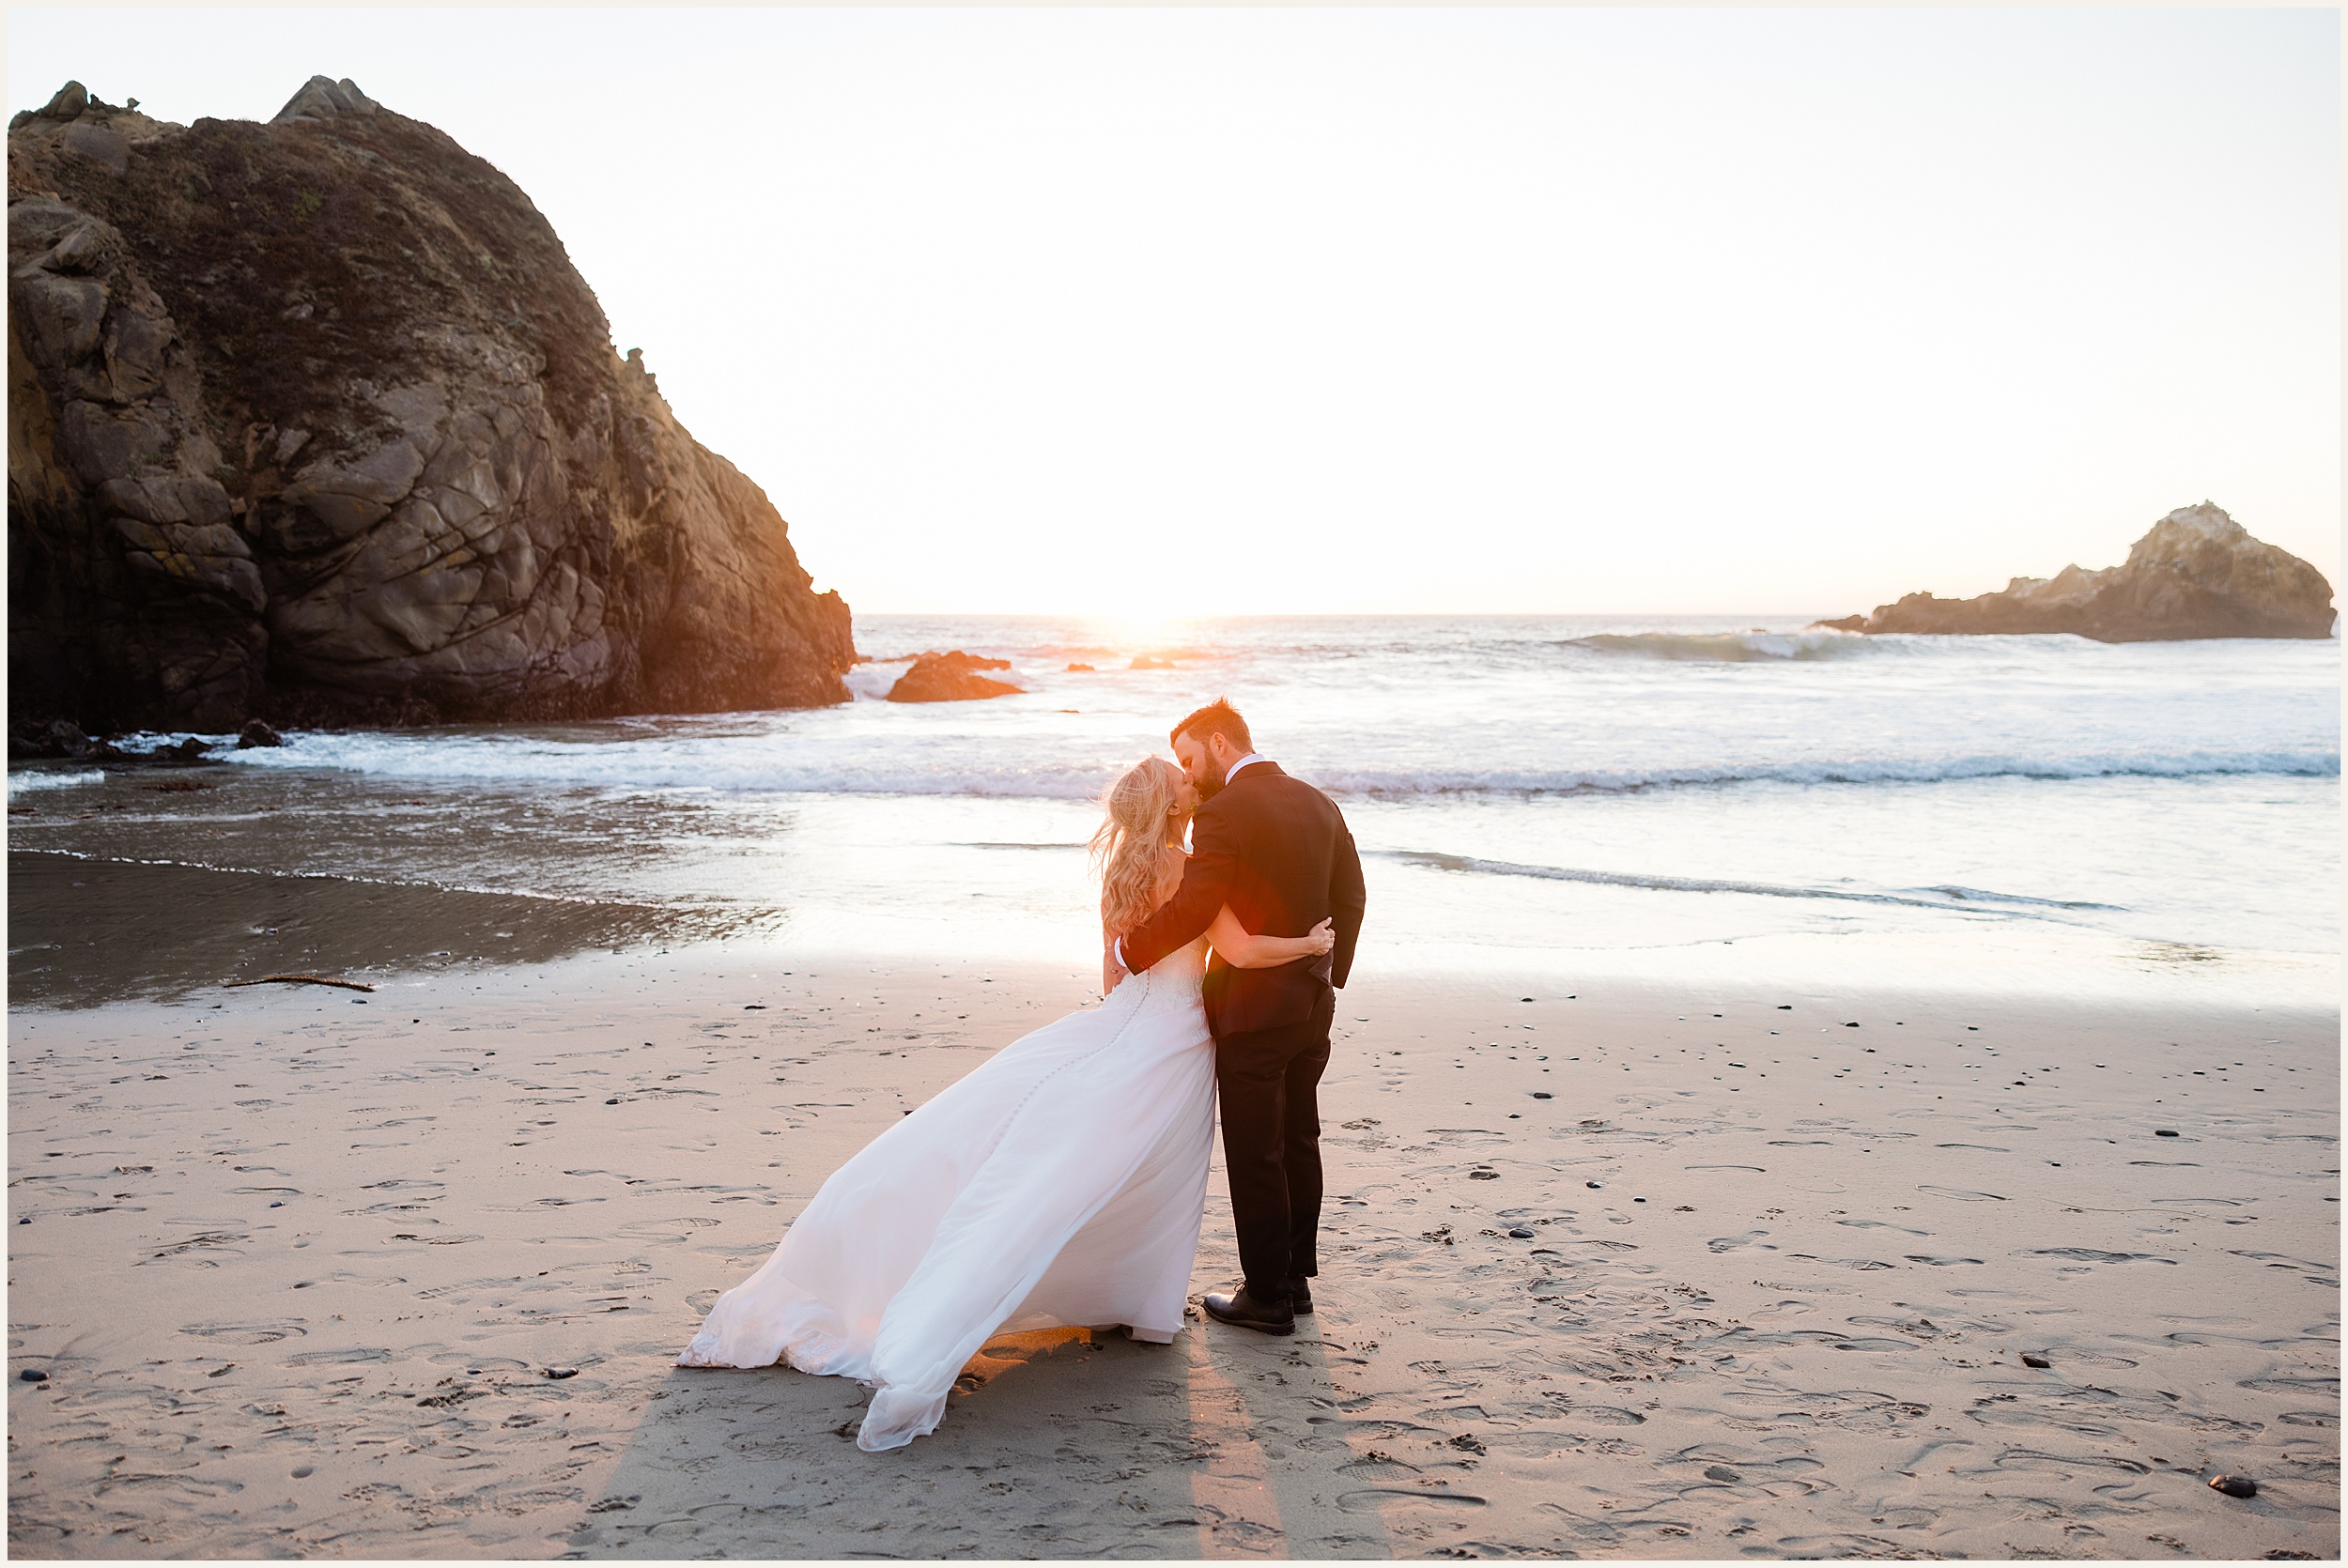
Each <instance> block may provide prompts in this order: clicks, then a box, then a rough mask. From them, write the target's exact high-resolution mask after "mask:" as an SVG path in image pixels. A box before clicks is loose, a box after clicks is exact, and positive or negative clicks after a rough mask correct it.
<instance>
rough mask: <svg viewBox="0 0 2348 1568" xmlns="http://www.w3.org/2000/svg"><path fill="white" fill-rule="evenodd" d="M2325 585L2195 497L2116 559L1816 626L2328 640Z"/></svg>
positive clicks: (1910, 599) (1918, 596) (1909, 600)
mask: <svg viewBox="0 0 2348 1568" xmlns="http://www.w3.org/2000/svg"><path fill="white" fill-rule="evenodd" d="M2332 622H2333V612H2332V585H2331V584H2330V583H2328V582H2326V581H2325V578H2324V574H2323V573H2321V572H2319V571H2317V570H2316V569H2315V568H2314V567H2312V566H2310V565H2309V564H2308V563H2307V562H2306V561H2301V560H2300V559H2299V558H2298V557H2297V556H2295V555H2293V554H2292V553H2290V552H2289V551H2288V550H2283V549H2278V547H2276V546H2273V545H2267V544H2262V543H2261V542H2260V541H2258V540H2256V539H2253V538H2251V537H2250V535H2249V533H2248V531H2247V530H2245V529H2244V528H2243V527H2242V525H2241V524H2240V523H2237V522H2235V521H2234V520H2233V519H2232V517H2229V516H2228V515H2226V514H2225V513H2224V512H2223V511H2221V510H2219V509H2218V508H2217V507H2216V506H2213V505H2211V504H2210V503H2209V502H2208V501H2203V502H2202V503H2201V505H2199V506H2181V507H2179V508H2178V509H2177V510H2176V511H2174V512H2171V513H2170V514H2169V515H2167V516H2166V517H2163V518H2162V519H2161V520H2160V521H2159V522H2157V523H2155V524H2154V525H2153V530H2152V531H2151V532H2150V533H2147V534H2146V535H2144V537H2143V538H2141V539H2139V540H2138V541H2137V542H2136V547H2135V548H2134V549H2132V550H2130V551H2129V552H2128V559H2127V561H2126V563H2125V564H2124V565H2120V566H2107V567H2105V568H2104V569H2103V570H2101V571H2098V572H2090V571H2086V570H2083V569H2082V568H2080V567H2078V566H2065V567H2064V568H2063V569H2062V571H2060V572H2058V573H2056V574H2055V575H2054V576H2051V577H2016V578H2015V579H2014V580H2013V581H2012V582H2011V583H2009V584H2007V586H2006V588H2005V591H2004V592H2000V593H1984V594H1982V595H1981V596H1979V597H1978V598H1972V599H1936V598H1934V597H1933V596H1932V595H1931V594H1929V593H1910V594H1908V596H1907V597H1906V598H1904V599H1901V600H1900V601H1899V602H1898V603H1896V604H1890V605H1878V606H1877V607H1876V610H1875V613H1874V614H1872V615H1851V616H1846V617H1844V618H1843V619H1841V620H1839V621H1821V622H1819V623H1818V624H1819V625H1821V626H1827V627H1831V628H1833V629H1835V630H1838V631H1848V632H1934V633H1950V632H1954V633H1974V634H1978V633H1990V634H1998V633H2002V634H2006V635H2013V634H2016V633H2028V632H2069V633H2072V634H2074V635H2076V636H2078V637H2084V638H2094V639H2095V640H2096V641H2098V642H2176V641H2183V640H2185V639H2186V638H2208V637H2270V638H2323V637H2329V636H2331V635H2332Z"/></svg>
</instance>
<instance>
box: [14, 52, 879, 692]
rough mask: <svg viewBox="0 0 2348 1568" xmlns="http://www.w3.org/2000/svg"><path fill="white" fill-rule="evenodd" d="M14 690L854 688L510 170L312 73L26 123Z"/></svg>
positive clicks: (825, 606) (811, 609) (20, 155)
mask: <svg viewBox="0 0 2348 1568" xmlns="http://www.w3.org/2000/svg"><path fill="white" fill-rule="evenodd" d="M8 172H9V188H8V197H9V205H8V320H9V343H10V362H11V366H12V368H11V379H10V393H9V408H10V425H9V439H8V551H9V554H8V676H9V679H8V702H9V711H10V715H11V716H12V717H14V718H20V719H23V718H39V719H40V720H43V721H46V720H48V719H52V718H57V717H61V716H62V717H70V718H72V719H74V720H76V721H77V722H78V723H80V724H81V725H83V726H84V727H85V728H87V729H88V730H92V731H93V732H95V731H98V730H113V729H120V730H133V729H147V730H162V729H178V730H203V731H207V732H217V731H223V730H233V729H234V728H235V727H236V726H237V725H239V724H241V723H242V722H244V721H245V720H246V719H247V718H250V717H252V716H253V715H255V714H267V715H269V716H270V717H271V718H272V719H274V720H276V721H277V722H279V723H301V724H305V725H306V724H323V723H336V724H415V723H435V722H441V721H446V720H460V719H488V720H506V721H514V720H525V719H553V718H568V717H592V716H598V715H613V714H626V713H647V712H657V713H693V712H713V711H724V710H730V709H742V708H776V707H811V706H816V705H821V704H826V703H833V702H844V701H846V700H847V699H848V691H847V688H846V686H845V684H843V683H842V680H841V678H840V677H841V674H842V671H844V670H845V669H848V667H849V665H850V663H851V661H852V660H853V659H854V658H855V651H854V649H853V647H852V646H851V644H850V640H849V624H848V608H847V606H846V605H844V604H842V602H841V600H840V598H839V596H838V595H837V594H833V593H823V594H819V593H816V592H814V591H813V586H812V584H811V581H810V579H809V576H808V574H807V573H806V572H805V571H804V570H803V569H802V568H801V567H800V565H799V561H798V557H797V555H796V552H795V550H794V549H793V546H792V544H791V541H790V538H789V530H788V528H787V526H786V525H785V523H784V521H783V519H782V517H781V516H780V515H778V513H777V512H776V510H775V508H774V507H773V506H772V505H771V504H770V503H769V502H768V500H767V499H766V497H765V495H764V494H763V493H762V492H761V491H760V490H759V488H758V486H757V485H756V484H752V483H751V482H750V480H749V478H747V477H746V476H745V475H743V474H742V473H741V472H740V471H739V470H738V469H735V468H734V466H733V465H732V464H730V463H728V462H727V461H726V460H725V459H724V458H722V457H720V456H718V454H716V453H712V452H710V451H708V450H707V449H706V448H704V447H703V446H701V445H700V444H699V443H698V442H696V441H695V440H694V439H693V438H692V436H691V435H690V433H689V432H687V430H686V429H685V428H684V427H683V426H682V425H681V424H679V423H678V422H677V420H676V417H675V414H674V412H673V411H672V409H671V407H669V405H668V403H667V401H666V400H665V399H664V398H663V397H662V396H661V395H660V392H659V390H658V387H657V384H656V383H655V381H654V378H653V377H652V376H651V375H650V374H649V373H648V372H647V371H646V370H645V369H644V367H643V362H642V360H641V355H639V356H635V357H632V358H630V359H627V360H625V361H624V360H623V359H622V358H621V356H620V355H619V354H618V353H617V352H616V351H615V350H614V348H613V347H612V345H611V340H610V323H609V322H608V321H607V320H606V318H605V316H604V314H603V310H602V307H601V306H600V305H599V304H598V303H597V302H596V300H595V295H594V293H593V292H592V291H591V290H590V289H589V288H588V286H587V284H586V282H585V280H583V279H582V278H580V277H579V273H578V271H577V269H575V268H574V267H573V266H572V264H571V261H570V258H569V256H568V255H567V254H565V252H564V248H563V244H562V241H561V240H560V238H557V236H556V235H555V233H554V230H553V229H552V227H551V226H550V225H549V224H548V223H547V220H546V218H545V216H544V215H543V214H542V213H541V212H540V211H539V210H538V209H537V208H536V207H534V206H533V204H532V202H531V200H530V198H529V197H528V196H527V195H526V194H524V193H523V192H522V191H521V190H520V189H519V188H518V187H517V186H516V185H515V184H514V183H513V181H512V180H510V179H508V178H507V177H505V176H504V175H502V174H501V173H500V172H499V171H498V170H497V169H496V168H494V167H492V166H491V165H490V164H489V163H487V162H486V161H483V160H481V159H479V158H476V157H474V156H473V155H472V154H471V153H469V152H467V151H466V150H465V149H464V148H462V147H460V146H457V145H456V143H455V142H454V141H452V140H451V139H450V138H449V137H448V136H446V135H445V134H443V133H442V132H440V131H437V130H435V129H434V128H433V127H431V126H429V125H425V124H424V123H423V122H421V121H418V120H414V119H409V118H408V117H407V116H405V115H398V114H395V113H394V112H393V111H391V110H390V109H387V108H384V107H382V106H381V105H379V104H377V103H376V102H375V101H374V100H371V99H369V98H367V96H366V95H365V94H364V93H363V92H361V91H360V90H359V88H358V87H357V85H355V84H353V83H352V82H350V81H348V80H343V81H339V82H335V81H329V80H327V79H325V78H323V77H320V78H317V79H314V80H313V81H311V82H310V83H308V84H307V85H304V86H303V87H302V89H301V91H300V92H299V93H297V94H296V95H295V97H294V99H293V100H292V101H291V102H289V103H288V104H287V105H286V109H285V111H284V112H283V113H282V114H280V115H278V117H277V119H276V120H274V121H272V122H271V123H270V124H267V125H261V124H256V123H255V122H253V121H251V120H230V119H209V118H207V119H199V120H197V121H196V122H195V123H194V124H193V126H181V125H174V124H170V123H167V122H165V121H162V120H158V119H155V118H152V117H150V116H148V115H142V114H139V113H137V112H136V111H134V110H131V109H128V108H122V109H116V108H113V107H111V106H108V105H104V104H100V103H99V102H97V101H96V100H91V99H90V98H89V96H88V94H87V93H86V92H85V90H84V89H82V88H81V87H79V86H76V85H68V86H67V88H66V89H65V90H63V91H61V92H60V93H58V95H57V96H56V97H55V98H54V99H53V100H51V101H50V103H49V105H48V106H47V107H45V108H44V109H42V110H41V111H39V113H38V114H35V115H19V116H18V117H17V118H16V119H15V120H14V121H12V122H11V126H10V130H9V133H8Z"/></svg>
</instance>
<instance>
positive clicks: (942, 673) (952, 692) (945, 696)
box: [888, 649, 1027, 702]
mask: <svg viewBox="0 0 2348 1568" xmlns="http://www.w3.org/2000/svg"><path fill="white" fill-rule="evenodd" d="M1010 668H1011V661H1010V660H1009V659H982V658H980V657H978V656H977V655H976V654H973V653H964V652H962V651H961V650H960V649H956V650H954V651H953V652H952V653H924V654H922V655H921V656H920V657H919V658H918V659H916V660H914V661H913V668H912V669H908V670H906V671H905V672H904V674H903V675H900V676H899V677H897V684H895V685H893V686H891V687H889V688H888V700H890V701H891V702H968V701H972V700H975V699H979V698H981V697H1012V696H1016V695H1018V694H1019V693H1020V692H1023V691H1025V690H1026V689H1027V688H1026V687H1025V686H1014V685H1012V684H1011V683H1010V682H1008V681H993V680H989V679H988V678H987V677H985V676H983V675H981V674H980V673H978V672H979V671H980V670H981V669H1010Z"/></svg>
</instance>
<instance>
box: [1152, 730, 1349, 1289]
mask: <svg viewBox="0 0 2348 1568" xmlns="http://www.w3.org/2000/svg"><path fill="white" fill-rule="evenodd" d="M1173 741H1174V756H1175V759H1176V760H1177V761H1180V762H1181V763H1182V771H1183V772H1184V773H1186V774H1188V775H1189V776H1190V781H1191V783H1192V784H1194V785H1196V786H1197V790H1198V795H1199V801H1200V804H1199V807H1198V811H1197V815H1196V816H1195V817H1194V818H1192V820H1191V830H1190V832H1191V856H1190V861H1189V864H1188V865H1187V866H1185V867H1184V868H1183V870H1182V887H1181V888H1180V889H1179V890H1178V891H1177V892H1176V893H1175V895H1174V897H1173V898H1171V899H1168V900H1167V901H1166V903H1165V905H1163V906H1162V907H1161V908H1160V909H1159V910H1158V912H1157V913H1156V914H1155V915H1151V917H1150V918H1149V919H1148V920H1146V921H1144V922H1143V923H1142V924H1141V925H1140V926H1138V927H1137V928H1135V930H1130V931H1128V932H1126V933H1125V935H1124V937H1123V939H1122V940H1121V941H1120V943H1119V945H1118V948H1117V961H1118V962H1120V964H1122V965H1123V966H1124V967H1125V969H1126V970H1127V971H1128V972H1130V973H1135V974H1138V973H1139V972H1140V971H1142V970H1145V969H1148V968H1149V967H1150V966H1151V964H1153V963H1155V962H1157V961H1159V960H1160V959H1162V958H1164V957H1166V954H1168V953H1170V952H1173V951H1174V950H1175V949H1176V948H1178V947H1181V946H1182V945H1185V944H1187V943H1190V942H1192V941H1194V940H1196V939H1197V937H1198V936H1199V935H1200V934H1201V933H1202V932H1204V931H1205V930H1206V929H1207V928H1208V927H1209V926H1210V925H1212V924H1213V921H1214V916H1215V913H1216V911H1218V910H1220V909H1221V908H1222V907H1223V906H1224V905H1225V904H1228V905H1230V906H1231V913H1232V915H1235V916H1237V917H1238V920H1239V923H1240V925H1241V927H1242V928H1244V930H1247V931H1248V932H1249V933H1250V934H1251V935H1265V934H1269V935H1273V936H1304V935H1306V934H1307V933H1309V932H1310V931H1311V930H1312V929H1313V927H1315V926H1317V925H1319V924H1320V923H1321V921H1322V920H1324V919H1334V920H1335V921H1336V939H1337V944H1336V948H1335V949H1334V950H1332V951H1331V952H1329V953H1328V954H1326V955H1324V956H1322V957H1320V958H1312V959H1299V960H1298V961H1295V962H1294V963H1289V964H1282V965H1280V966H1278V967H1276V968H1272V969H1234V968H1232V967H1231V966H1230V965H1228V964H1227V963H1225V962H1224V961H1222V960H1221V958H1220V957H1218V958H1216V959H1215V961H1213V963H1211V964H1210V965H1209V966H1208V968H1207V977H1206V1005H1207V1028H1208V1029H1209V1031H1210V1032H1212V1033H1213V1036H1214V1082H1215V1090H1216V1093H1217V1095H1218V1096H1219V1097H1220V1099H1221V1101H1222V1106H1223V1155H1224V1160H1225V1162H1226V1163H1227V1164H1228V1166H1229V1167H1230V1178H1231V1221H1232V1224H1233V1226H1234V1228H1235V1229H1236V1230H1237V1231H1238V1232H1239V1261H1240V1268H1241V1270H1242V1271H1243V1273H1244V1275H1245V1277H1246V1283H1245V1284H1244V1285H1242V1286H1241V1288H1240V1291H1239V1294H1238V1295H1236V1296H1210V1297H1208V1298H1207V1299H1206V1302H1205V1305H1206V1309H1207V1315H1208V1316H1210V1317H1212V1318H1213V1319H1215V1320H1216V1321H1217V1322H1220V1323H1233V1324H1237V1325H1239V1326H1240V1327H1242V1328H1245V1329H1259V1330H1263V1331H1264V1332H1265V1333H1270V1334H1288V1333H1293V1332H1295V1331H1296V1314H1299V1313H1308V1312H1311V1311H1312V1310H1313V1299H1312V1287H1311V1286H1310V1284H1307V1283H1306V1282H1307V1281H1309V1280H1310V1279H1311V1277H1312V1276H1313V1275H1315V1274H1317V1273H1319V1272H1320V1271H1321V1270H1320V1267H1319V1260H1318V1256H1317V1252H1316V1243H1317V1241H1318V1238H1319V1235H1320V1230H1321V1112H1320V1107H1319V1105H1318V1104H1317V1103H1316V1102H1315V1099H1314V1092H1313V1091H1314V1088H1315V1086H1316V1085H1317V1084H1320V1082H1321V1069H1323V1068H1326V1067H1327V1066H1328V1065H1329V1024H1330V1022H1331V1021H1332V1019H1333V1018H1334V1017H1335V1016H1336V992H1335V991H1333V990H1332V989H1331V988H1332V987H1333V986H1341V985H1343V984H1345V980H1346V976H1347V974H1348V972H1350V971H1351V970H1352V967H1353V944H1354V939H1355V938H1356V937H1358V936H1359V935H1360V934H1361V930H1362V904H1363V892H1362V862H1361V857H1360V856H1359V855H1357V854H1356V853H1354V851H1353V836H1352V834H1351V833H1350V832H1348V831H1347V830H1346V826H1345V818H1344V817H1343V816H1341V815H1339V814H1338V811H1337V808H1336V806H1335V805H1333V804H1332V803H1331V802H1330V799H1329V797H1328V796H1327V795H1324V794H1322V793H1321V792H1320V791H1319V790H1316V789H1314V788H1313V787H1312V786H1311V785H1309V784H1306V783H1305V782H1303V781H1302V780H1300V779H1294V778H1290V776H1288V775H1287V774H1285V773H1282V772H1281V771H1280V766H1279V764H1278V763H1276V762H1269V761H1265V760H1264V759H1262V758H1261V757H1259V756H1257V755H1256V748H1255V745H1254V743H1253V742H1252V741H1250V740H1249V739H1248V735H1247V721H1246V720H1245V719H1243V718H1242V717H1240V716H1239V713H1238V711H1237V710H1235V709H1234V708H1233V707H1232V706H1231V705H1230V704H1229V703H1228V702H1223V701H1216V702H1213V703H1211V704H1209V705H1208V706H1206V707H1204V708H1201V709H1199V710H1198V711H1197V713H1195V714H1193V715H1190V716H1189V717H1188V718H1186V719H1184V720H1182V723H1180V724H1178V725H1176V726H1175V727H1174V732H1173Z"/></svg>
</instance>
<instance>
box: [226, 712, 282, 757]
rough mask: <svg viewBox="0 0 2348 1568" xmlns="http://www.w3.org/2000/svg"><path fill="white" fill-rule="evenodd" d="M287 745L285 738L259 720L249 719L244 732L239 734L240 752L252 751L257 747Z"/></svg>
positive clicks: (238, 746) (240, 731) (241, 731)
mask: <svg viewBox="0 0 2348 1568" xmlns="http://www.w3.org/2000/svg"><path fill="white" fill-rule="evenodd" d="M285 744H286V737H285V736H283V735H281V734H279V733H278V732H277V731H276V730H272V729H270V727H269V726H268V725H267V724H265V723H263V722H262V721H261V720H259V719H257V718H255V719H247V720H246V721H245V726H244V728H243V730H239V732H238V734H237V749H238V750H239V751H251V750H253V749H254V748H255V747H256V746H284V745H285Z"/></svg>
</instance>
